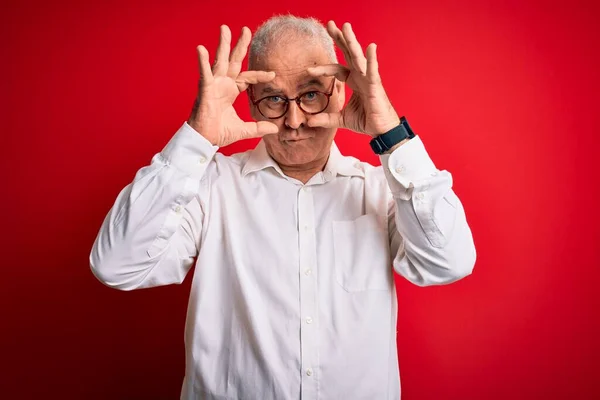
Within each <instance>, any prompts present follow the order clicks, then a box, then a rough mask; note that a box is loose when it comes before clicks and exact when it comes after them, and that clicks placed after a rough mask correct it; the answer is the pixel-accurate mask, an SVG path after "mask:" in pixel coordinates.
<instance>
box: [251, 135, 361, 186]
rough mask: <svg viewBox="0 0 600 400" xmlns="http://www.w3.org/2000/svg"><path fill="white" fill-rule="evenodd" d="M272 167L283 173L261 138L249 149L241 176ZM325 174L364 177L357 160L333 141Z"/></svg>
mask: <svg viewBox="0 0 600 400" xmlns="http://www.w3.org/2000/svg"><path fill="white" fill-rule="evenodd" d="M269 167H272V168H274V169H275V170H276V171H277V172H278V173H279V174H280V175H282V176H283V175H284V174H283V171H281V168H280V167H279V165H278V164H277V163H276V162H275V160H273V159H272V158H271V156H270V155H269V153H268V152H267V147H266V145H265V141H264V140H261V141H260V142H258V145H257V146H256V147H255V148H254V149H253V150H251V151H250V155H249V156H248V159H247V160H246V163H245V164H244V166H243V168H242V176H243V177H245V176H246V175H248V174H250V173H252V172H256V171H260V170H263V169H266V168H269ZM323 172H324V173H325V174H326V175H330V176H331V177H335V176H337V175H344V176H358V177H361V178H364V176H365V174H364V171H363V169H362V168H361V166H360V163H359V161H358V160H356V159H354V158H353V157H345V156H344V155H342V153H340V150H339V149H338V147H337V145H336V144H335V141H334V142H333V143H332V144H331V150H330V151H329V160H328V161H327V165H325V170H324V171H323Z"/></svg>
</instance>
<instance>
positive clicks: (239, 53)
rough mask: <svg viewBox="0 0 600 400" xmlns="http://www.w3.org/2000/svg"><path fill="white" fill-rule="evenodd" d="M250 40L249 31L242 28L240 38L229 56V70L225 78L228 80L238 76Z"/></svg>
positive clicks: (246, 28)
mask: <svg viewBox="0 0 600 400" xmlns="http://www.w3.org/2000/svg"><path fill="white" fill-rule="evenodd" d="M251 38H252V34H251V33H250V29H248V27H246V26H244V27H243V28H242V33H241V35H240V38H239V39H238V41H237V43H236V44H235V47H234V48H233V51H232V52H231V56H230V57H229V70H228V71H227V76H229V77H230V78H234V79H235V78H236V77H237V76H238V75H239V74H240V71H241V70H242V62H243V61H244V58H246V54H247V52H248V45H249V44H250V39H251Z"/></svg>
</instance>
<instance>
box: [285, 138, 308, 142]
mask: <svg viewBox="0 0 600 400" xmlns="http://www.w3.org/2000/svg"><path fill="white" fill-rule="evenodd" d="M308 139H310V138H300V139H283V140H282V141H283V142H285V143H298V142H304V141H305V140H308Z"/></svg>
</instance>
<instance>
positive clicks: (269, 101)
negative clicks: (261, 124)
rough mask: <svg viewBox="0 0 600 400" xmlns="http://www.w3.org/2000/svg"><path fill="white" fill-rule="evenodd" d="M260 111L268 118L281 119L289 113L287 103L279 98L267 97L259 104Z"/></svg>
mask: <svg viewBox="0 0 600 400" xmlns="http://www.w3.org/2000/svg"><path fill="white" fill-rule="evenodd" d="M258 109H259V111H260V113H261V114H262V115H264V116H265V117H267V118H279V117H281V116H282V115H283V114H285V112H286V111H287V101H286V100H284V99H283V98H282V97H279V96H271V97H267V98H264V99H262V100H261V101H260V102H259V103H258Z"/></svg>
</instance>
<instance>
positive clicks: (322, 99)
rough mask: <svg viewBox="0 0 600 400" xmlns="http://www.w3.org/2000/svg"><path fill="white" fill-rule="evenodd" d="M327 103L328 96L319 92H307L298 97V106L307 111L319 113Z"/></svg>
mask: <svg viewBox="0 0 600 400" xmlns="http://www.w3.org/2000/svg"><path fill="white" fill-rule="evenodd" d="M328 103H329V97H328V96H327V95H325V94H324V93H321V92H308V93H305V94H303V95H302V97H300V106H301V107H302V109H303V110H304V111H305V112H307V113H320V112H321V111H323V110H325V109H326V108H327V104H328Z"/></svg>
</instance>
